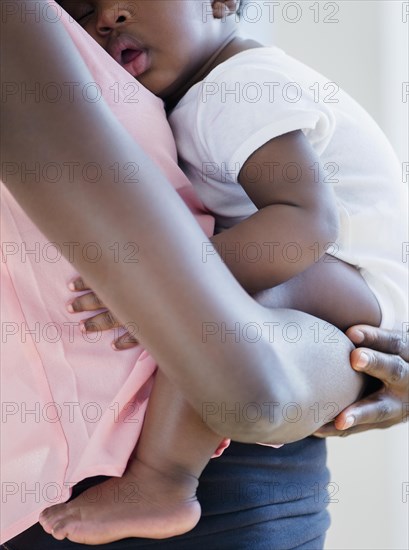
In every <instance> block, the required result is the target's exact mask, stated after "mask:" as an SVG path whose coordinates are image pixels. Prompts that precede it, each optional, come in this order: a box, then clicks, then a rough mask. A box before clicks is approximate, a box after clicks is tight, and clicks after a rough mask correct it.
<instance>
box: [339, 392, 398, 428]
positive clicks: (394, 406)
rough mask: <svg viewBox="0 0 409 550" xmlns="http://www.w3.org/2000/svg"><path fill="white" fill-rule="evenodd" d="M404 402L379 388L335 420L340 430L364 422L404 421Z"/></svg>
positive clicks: (345, 410)
mask: <svg viewBox="0 0 409 550" xmlns="http://www.w3.org/2000/svg"><path fill="white" fill-rule="evenodd" d="M404 413H405V411H404V409H403V407H402V402H401V401H400V400H399V399H397V398H396V397H394V396H393V395H391V394H389V393H388V392H385V391H384V390H379V391H378V392H375V393H373V394H372V395H369V396H368V397H366V398H365V399H362V401H358V402H357V403H354V404H353V405H350V406H349V407H347V408H346V409H344V410H343V411H342V412H341V413H340V414H339V415H338V416H337V417H336V418H335V420H334V425H335V427H336V428H337V429H338V430H344V429H348V428H351V427H352V426H357V425H363V424H374V425H375V424H378V426H377V427H379V428H381V427H382V426H381V425H380V424H383V423H385V422H388V421H393V422H394V423H397V422H402V420H403V419H404Z"/></svg>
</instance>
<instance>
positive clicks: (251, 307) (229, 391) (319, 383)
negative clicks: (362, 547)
mask: <svg viewBox="0 0 409 550" xmlns="http://www.w3.org/2000/svg"><path fill="white" fill-rule="evenodd" d="M27 3H28V4H30V2H19V3H18V4H19V6H24V4H27ZM2 40H3V47H2V48H1V50H2V52H3V53H7V55H5V56H4V59H3V60H2V77H3V82H6V83H10V84H13V83H21V82H24V83H25V85H26V86H27V88H28V89H32V88H34V87H35V86H36V83H38V82H40V83H47V82H56V83H61V85H62V83H64V82H75V83H76V84H77V86H76V89H78V90H82V89H83V87H84V86H85V85H86V84H87V83H88V82H90V81H92V78H91V76H90V74H89V72H88V70H87V68H86V67H85V65H84V63H83V62H82V60H81V59H80V57H79V56H78V53H77V51H76V50H75V48H74V47H73V45H72V42H71V39H70V38H69V37H68V36H67V34H66V32H65V29H64V28H63V26H62V25H61V24H59V23H55V22H53V23H50V22H47V21H44V20H40V21H39V22H37V23H35V22H33V21H32V19H30V18H27V23H24V22H23V20H22V18H21V17H19V14H18V15H16V16H15V17H10V18H9V19H8V20H7V21H4V18H3V23H2ZM8 44H9V45H12V46H9V47H7V45H8ZM15 44H18V48H16V47H15ZM62 52H64V55H63V56H62ZM74 105H75V108H74ZM1 120H2V139H1V156H2V163H3V173H4V174H7V177H5V184H6V185H7V186H8V188H9V189H10V191H11V192H12V193H13V195H14V196H15V197H16V199H17V200H18V202H19V203H20V204H21V206H22V207H23V208H24V209H25V210H26V212H27V213H28V215H29V216H30V217H31V218H32V219H33V220H34V222H35V223H36V224H37V225H38V226H39V228H40V229H41V230H42V231H43V232H44V234H45V235H46V236H47V237H48V238H49V239H50V240H51V241H53V242H56V243H58V244H60V245H61V248H62V249H63V250H67V247H66V246H63V243H67V242H71V243H79V246H78V247H76V249H78V250H81V249H82V246H83V245H84V244H85V243H90V242H98V244H99V245H100V247H101V249H102V252H103V254H102V257H101V260H100V261H99V262H98V263H92V262H89V261H87V258H85V257H82V256H81V255H78V254H74V257H73V258H71V260H73V264H74V265H75V267H76V268H77V269H78V271H80V272H81V273H82V274H83V276H84V277H85V278H86V279H87V281H89V282H90V284H92V286H93V288H95V290H96V291H97V292H98V294H99V295H100V296H101V298H102V299H103V300H104V302H105V303H106V304H108V305H109V307H110V308H112V309H113V310H114V311H115V312H116V313H117V314H118V316H119V317H120V318H121V319H122V320H123V321H124V322H133V323H136V324H137V325H138V326H139V329H140V332H139V336H140V340H141V343H142V344H143V345H144V347H146V348H147V349H148V350H149V351H150V352H152V353H153V355H154V357H155V359H156V360H157V361H158V363H159V364H160V365H161V367H162V369H163V370H164V372H165V373H166V374H167V375H168V376H169V378H171V379H172V380H173V381H174V383H175V384H177V385H178V386H179V387H180V389H181V390H182V391H183V393H184V394H185V395H186V397H187V399H188V400H189V401H190V402H191V404H192V405H193V406H194V407H195V409H196V410H198V411H199V412H200V413H202V414H204V415H206V421H207V422H208V423H209V425H210V426H211V427H212V428H213V429H215V430H216V431H218V432H220V433H222V434H224V433H228V434H229V435H231V436H232V437H234V438H235V439H238V440H241V441H254V440H261V441H263V440H264V441H266V440H271V439H274V440H276V441H279V440H281V439H282V438H283V437H284V436H286V435H287V434H289V433H290V432H291V434H295V436H294V439H297V438H298V434H297V427H298V428H299V429H301V426H302V423H303V422H304V417H305V422H306V423H307V424H306V425H307V426H308V431H310V432H312V431H314V430H315V429H317V428H318V427H319V425H318V424H317V423H315V422H314V425H312V423H311V421H309V420H308V416H305V415H304V417H303V418H302V419H301V421H297V423H296V424H295V423H289V422H288V419H286V418H284V416H283V414H279V413H277V414H276V415H275V417H274V418H273V419H272V417H271V406H273V404H274V403H278V404H279V405H278V406H276V405H274V407H275V409H276V410H281V411H284V408H285V407H286V406H287V404H288V403H290V402H292V401H294V396H297V401H298V404H299V406H300V407H301V408H302V410H303V411H304V410H305V411H307V409H308V408H309V406H310V405H312V406H315V405H314V403H318V406H324V405H325V404H326V403H327V402H332V401H336V402H337V406H338V407H339V410H341V409H342V408H344V407H345V406H346V405H348V404H349V403H352V402H353V401H354V400H355V399H356V397H357V395H358V394H359V393H360V391H361V389H362V385H363V377H362V376H361V375H359V374H357V373H354V372H353V371H352V369H350V368H349V366H348V363H349V360H348V356H349V351H350V344H349V343H348V341H347V339H346V338H344V337H343V336H342V335H341V334H339V333H338V338H339V342H338V343H337V344H335V343H334V344H333V345H330V346H326V345H324V344H323V343H322V342H317V341H315V340H314V332H313V330H311V329H310V328H309V326H310V325H313V324H314V323H315V322H316V320H315V319H313V318H311V317H309V316H308V315H304V314H293V317H292V319H293V321H294V322H295V323H298V325H299V326H300V329H301V331H302V333H303V339H302V340H301V342H300V343H292V342H291V341H290V340H288V339H287V340H286V338H282V339H278V340H280V341H274V342H271V327H272V325H271V323H276V325H275V326H276V328H279V329H280V327H281V329H284V327H285V325H286V324H287V323H288V322H289V320H290V321H291V319H289V314H288V313H287V312H285V311H281V312H280V311H277V312H270V311H269V310H267V309H265V308H263V307H261V306H259V305H258V304H256V303H255V302H254V301H253V300H252V299H251V298H250V297H249V296H248V295H247V294H246V293H245V292H244V290H243V289H242V288H241V287H240V285H239V284H238V283H237V282H236V281H235V280H234V278H233V277H232V276H231V275H230V273H229V272H228V270H227V268H226V267H225V266H224V265H223V263H222V261H221V260H220V258H218V256H217V255H216V256H214V257H211V258H208V259H207V261H206V264H204V263H203V262H202V249H203V244H204V243H208V242H209V241H208V240H207V238H206V236H205V235H204V233H203V232H202V231H201V229H200V228H199V227H198V225H197V223H196V222H195V220H194V218H193V216H192V215H191V214H190V212H189V211H188V209H187V208H186V206H185V205H184V204H183V202H182V200H181V199H180V198H179V196H178V195H177V193H176V192H175V191H174V190H173V189H172V188H171V186H170V184H169V183H168V181H167V180H166V179H165V178H164V176H163V174H162V173H161V172H160V171H159V170H158V169H157V168H156V166H155V165H154V164H153V163H152V162H151V161H150V160H149V159H147V158H146V156H145V155H144V153H143V151H142V150H141V149H140V148H139V147H138V146H137V145H136V144H135V143H134V142H133V140H132V139H131V138H130V136H129V135H128V134H127V133H126V131H125V130H124V129H123V127H122V126H121V125H120V124H119V123H118V121H117V120H116V119H115V117H114V116H113V115H112V113H111V112H110V110H109V109H108V108H107V106H106V105H105V104H104V102H103V101H99V102H98V103H90V102H87V101H86V100H85V99H84V97H83V96H82V94H81V93H78V94H77V95H76V97H75V104H73V103H71V102H68V101H66V103H64V100H63V99H61V101H58V102H55V103H49V102H47V101H44V100H43V98H40V101H35V97H34V96H29V97H28V99H27V101H21V96H20V95H18V94H14V95H9V96H8V97H7V98H6V101H4V102H2V103H1ZM6 129H7V130H6ZM135 159H137V160H138V164H139V174H138V177H139V183H137V184H133V185H132V186H130V185H128V184H125V183H119V184H118V183H114V182H113V181H112V172H111V170H110V166H112V165H113V164H114V163H117V165H119V166H120V167H124V166H126V164H127V163H128V162H130V161H135ZM48 162H54V163H57V164H59V165H60V166H61V167H63V166H65V165H64V163H70V162H77V163H80V166H81V165H85V164H87V163H89V162H95V163H97V164H98V165H99V166H100V168H101V171H102V174H103V177H102V179H101V181H99V182H98V183H95V184H93V183H89V182H87V183H85V182H83V181H74V182H72V181H70V178H69V176H68V175H67V171H66V170H62V174H63V177H62V179H61V180H60V181H59V182H58V183H51V182H48V181H46V180H40V181H35V178H34V177H33V178H32V179H30V177H28V179H27V181H23V179H22V177H21V169H22V166H23V165H24V164H25V165H26V166H33V165H35V164H36V163H37V165H38V166H40V170H41V167H42V166H44V165H45V164H47V163H48ZM5 166H7V170H5V169H4V167H5ZM64 175H65V179H64ZM127 175H128V174H127V172H126V171H125V170H124V171H123V173H120V174H119V178H120V181H124V180H125V179H126V176H127ZM121 177H122V179H121ZM181 235H183V238H181ZM135 240H137V242H138V245H139V254H138V260H139V261H138V263H136V264H129V263H126V264H125V263H120V262H119V263H115V262H114V261H113V259H112V255H111V254H110V253H109V246H110V245H111V244H112V242H120V243H127V242H134V241H135ZM216 280H217V288H216V286H215V284H214V281H216ZM117 281H121V286H119V285H118V284H117ZM232 304H234V307H233V306H232ZM294 315H296V317H294ZM249 322H253V323H256V324H257V325H258V326H260V327H262V329H263V330H262V334H261V336H260V338H259V339H258V340H257V341H252V339H251V338H247V337H246V336H243V333H242V332H241V331H242V330H243V329H244V328H245V327H246V326H247V325H248V323H249ZM224 329H227V330H233V331H235V334H234V335H227V336H226V337H224V336H223V335H222V331H223V330H224ZM237 331H238V332H237ZM237 403H239V406H240V408H243V407H245V406H247V404H249V403H257V404H259V405H260V407H261V405H262V404H265V403H267V404H271V405H267V406H265V407H264V408H263V407H261V408H262V416H261V418H260V419H258V421H257V422H254V421H253V420H252V419H250V418H248V417H246V415H244V416H243V415H241V416H237V415H236V416H234V415H233V416H232V415H225V417H224V416H223V415H222V416H218V415H217V414H210V412H211V410H219V411H220V412H221V413H222V412H223V410H226V411H228V410H231V409H234V408H235V407H236V408H237ZM305 414H307V413H306V412H305ZM326 421H328V418H327V419H326ZM308 422H310V424H308ZM273 433H274V435H273V436H272V434H273ZM291 437H292V436H291ZM283 440H284V439H283Z"/></svg>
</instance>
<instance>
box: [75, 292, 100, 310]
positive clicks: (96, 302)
mask: <svg viewBox="0 0 409 550" xmlns="http://www.w3.org/2000/svg"><path fill="white" fill-rule="evenodd" d="M103 308H105V306H104V304H103V303H102V302H101V300H100V299H99V298H98V296H97V295H96V294H95V292H88V293H87V294H83V295H82V296H77V298H75V299H74V300H71V301H70V302H69V303H68V304H67V309H68V311H69V312H70V313H78V312H81V311H97V310H98V309H103Z"/></svg>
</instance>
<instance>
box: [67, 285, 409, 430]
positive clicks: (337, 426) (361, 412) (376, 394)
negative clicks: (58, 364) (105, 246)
mask: <svg viewBox="0 0 409 550" xmlns="http://www.w3.org/2000/svg"><path fill="white" fill-rule="evenodd" d="M69 288H70V289H71V290H72V291H81V292H85V291H86V290H90V288H89V287H88V285H86V283H85V282H84V280H83V279H82V278H81V277H78V278H77V279H75V280H74V281H72V282H71V283H70V285H69ZM104 308H105V306H104V304H103V303H102V301H101V300H100V299H99V298H98V296H97V295H96V294H95V293H94V292H92V291H90V292H86V293H84V294H82V295H81V296H78V297H76V298H74V299H73V300H71V301H70V302H69V303H68V310H69V311H70V312H76V313H78V312H92V311H96V310H100V309H104ZM119 327H122V324H121V322H120V321H119V320H118V319H117V318H116V317H115V316H114V315H113V314H112V312H110V311H109V310H106V311H105V312H102V313H99V314H98V315H95V316H91V317H88V318H87V319H84V330H86V331H87V332H94V331H98V330H113V329H117V328H119ZM346 335H347V336H348V338H349V339H350V340H351V341H352V343H353V344H354V345H355V346H356V349H354V350H353V351H352V352H351V356H350V361H351V366H352V368H353V369H354V370H356V371H357V372H361V373H365V374H366V375H368V376H370V377H372V380H370V379H368V384H367V388H366V390H365V397H364V398H363V399H361V400H359V401H357V402H356V403H353V404H352V405H350V406H349V407H347V408H345V409H344V410H343V411H342V412H340V413H339V414H338V416H337V417H336V418H334V420H333V421H331V422H329V423H328V424H325V425H324V426H322V427H321V428H320V429H319V430H317V431H316V432H315V433H314V435H315V436H316V437H329V436H342V437H346V436H348V435H351V434H357V433H361V432H364V431H367V430H374V429H385V428H390V427H391V426H395V425H397V424H400V423H401V422H404V421H405V420H406V419H407V418H408V416H409V343H408V342H409V333H403V334H402V333H399V332H398V331H390V330H383V329H380V328H376V327H372V326H368V325H356V326H354V327H351V328H349V329H348V330H347V331H346ZM112 345H113V347H114V348H115V349H116V350H118V351H121V350H126V349H131V348H133V347H135V346H136V345H138V340H137V339H136V338H135V337H134V336H133V335H132V334H130V333H129V332H126V333H125V334H123V335H122V336H121V337H120V338H117V339H115V340H114V341H113V342H112ZM348 420H349V421H350V422H353V423H352V424H349V422H348Z"/></svg>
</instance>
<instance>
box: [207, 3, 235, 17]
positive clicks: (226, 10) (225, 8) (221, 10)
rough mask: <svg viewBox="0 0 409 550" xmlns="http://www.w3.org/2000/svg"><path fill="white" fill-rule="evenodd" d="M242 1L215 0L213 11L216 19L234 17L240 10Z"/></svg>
mask: <svg viewBox="0 0 409 550" xmlns="http://www.w3.org/2000/svg"><path fill="white" fill-rule="evenodd" d="M239 4H240V0H213V2H212V10H213V17H214V18H215V19H224V18H226V17H228V16H229V15H234V14H235V13H236V12H237V10H238V8H239Z"/></svg>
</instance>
